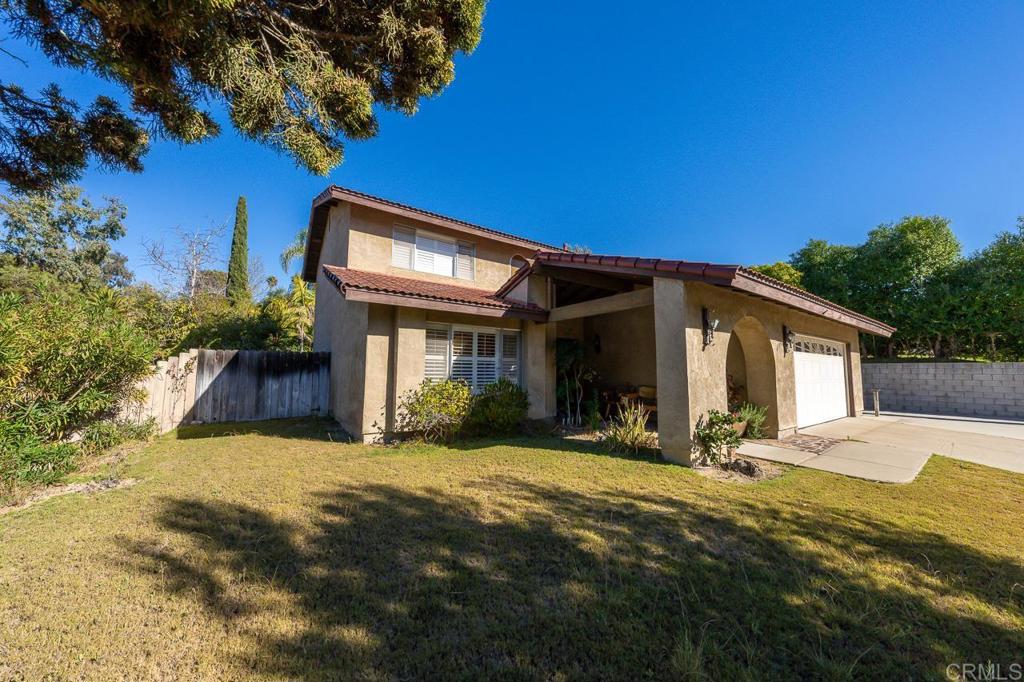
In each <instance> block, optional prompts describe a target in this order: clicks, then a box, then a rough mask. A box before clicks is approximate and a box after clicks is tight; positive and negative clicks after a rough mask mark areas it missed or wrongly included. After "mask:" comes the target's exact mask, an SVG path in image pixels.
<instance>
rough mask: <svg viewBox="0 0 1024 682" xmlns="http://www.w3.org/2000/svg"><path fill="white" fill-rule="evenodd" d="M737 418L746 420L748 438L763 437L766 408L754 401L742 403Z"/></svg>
mask: <svg viewBox="0 0 1024 682" xmlns="http://www.w3.org/2000/svg"><path fill="white" fill-rule="evenodd" d="M738 415H739V420H740V421H741V422H747V437H748V438H764V437H765V433H764V422H765V420H766V419H768V408H767V407H762V406H761V405H755V404H754V403H743V404H742V405H740V409H739V412H738Z"/></svg>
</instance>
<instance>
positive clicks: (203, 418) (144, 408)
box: [122, 349, 331, 433]
mask: <svg viewBox="0 0 1024 682" xmlns="http://www.w3.org/2000/svg"><path fill="white" fill-rule="evenodd" d="M330 375H331V356H330V353H282V352H275V351H256V350H207V349H192V350H190V351H188V352H186V353H181V354H179V355H176V356H173V357H170V358H168V359H167V360H161V361H160V362H158V363H156V367H155V371H154V372H153V374H152V375H150V376H149V377H148V378H146V379H144V380H143V381H142V382H140V384H139V386H138V387H139V388H140V389H142V390H143V391H145V393H146V397H145V399H144V400H142V402H140V403H138V404H133V405H131V406H129V407H127V408H125V410H124V411H123V413H122V416H123V418H125V419H128V420H130V421H134V422H136V423H141V422H143V421H145V420H146V419H149V418H150V417H152V418H153V419H155V420H156V423H157V428H158V430H159V432H160V433H166V432H167V431H170V430H171V429H174V428H176V427H178V426H180V425H182V424H202V423H209V422H232V421H253V420H257V419H280V418H284V417H306V416H322V415H326V414H327V409H328V404H329V400H330Z"/></svg>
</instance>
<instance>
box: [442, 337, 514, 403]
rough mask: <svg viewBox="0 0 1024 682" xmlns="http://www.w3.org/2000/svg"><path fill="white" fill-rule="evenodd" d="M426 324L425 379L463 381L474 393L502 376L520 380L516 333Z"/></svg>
mask: <svg viewBox="0 0 1024 682" xmlns="http://www.w3.org/2000/svg"><path fill="white" fill-rule="evenodd" d="M450 329H451V328H450V327H441V326H433V327H427V339H426V347H425V358H424V363H423V364H424V372H423V374H424V378H426V379H430V380H432V381H443V380H444V379H452V380H453V381H464V382H465V383H466V385H467V386H469V387H470V388H471V389H472V390H473V392H474V393H476V392H479V391H480V390H481V389H483V387H484V386H486V385H487V384H491V383H494V382H495V381H497V380H498V377H499V376H503V377H505V378H506V379H508V380H509V381H512V382H513V383H515V384H518V383H519V372H520V353H521V352H522V351H521V346H522V344H521V342H520V338H519V333H518V332H512V331H499V330H496V329H480V330H475V329H455V330H452V331H450Z"/></svg>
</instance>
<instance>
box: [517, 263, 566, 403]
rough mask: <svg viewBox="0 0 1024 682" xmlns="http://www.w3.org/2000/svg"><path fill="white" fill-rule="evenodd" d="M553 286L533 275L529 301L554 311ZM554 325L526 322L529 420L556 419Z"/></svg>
mask: <svg viewBox="0 0 1024 682" xmlns="http://www.w3.org/2000/svg"><path fill="white" fill-rule="evenodd" d="M550 289H551V285H550V282H549V281H548V278H547V277H542V276H540V275H530V277H529V279H528V280H527V288H526V300H528V301H529V302H530V303H533V304H535V305H539V306H540V307H542V308H550V307H551V295H550V293H551V291H550ZM556 327H557V323H555V322H532V321H529V320H526V321H524V322H523V369H524V370H525V372H524V384H525V385H524V386H523V388H525V389H526V394H527V395H528V396H529V398H530V409H529V412H528V413H527V416H528V417H529V418H530V419H546V418H548V417H554V416H555V412H556V411H557V398H556V396H555V390H556V385H557V383H558V379H557V377H556V371H555V337H556Z"/></svg>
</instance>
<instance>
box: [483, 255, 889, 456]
mask: <svg viewBox="0 0 1024 682" xmlns="http://www.w3.org/2000/svg"><path fill="white" fill-rule="evenodd" d="M496 295H497V296H498V297H505V298H512V299H516V298H520V299H521V300H528V301H530V302H531V303H535V304H537V305H540V306H541V307H544V308H546V309H548V311H549V313H548V318H547V320H546V322H543V323H541V322H531V323H528V325H527V328H526V347H527V359H526V362H527V376H528V383H529V389H530V393H531V402H532V403H533V402H535V401H534V396H535V395H537V392H539V391H544V392H545V393H546V396H547V397H546V399H545V400H544V401H543V402H542V404H543V405H544V407H545V409H546V412H547V416H557V415H558V414H559V413H560V409H561V408H560V407H559V404H558V399H557V390H558V381H559V378H558V376H557V374H556V368H555V366H554V365H555V362H556V358H555V356H556V353H554V352H550V350H549V351H548V352H546V353H544V356H543V357H544V360H543V362H544V363H546V364H547V367H546V368H545V371H544V372H543V374H544V375H545V377H546V380H544V381H540V380H538V376H539V374H540V372H539V371H538V370H540V368H539V367H538V366H537V364H538V359H539V357H540V352H539V350H540V346H541V344H544V346H545V347H546V348H548V349H551V348H552V347H556V346H557V345H558V343H559V340H573V341H574V342H576V343H578V344H579V346H580V347H581V348H582V353H583V356H584V359H585V362H586V363H587V365H588V367H589V368H590V369H591V370H592V373H593V376H592V377H590V378H588V380H587V381H588V384H587V386H586V389H585V390H586V391H587V392H588V393H591V394H592V395H596V396H598V397H599V400H600V404H601V411H602V416H607V415H609V414H610V409H614V408H613V407H611V406H613V405H614V404H615V402H617V401H618V400H619V399H620V398H621V397H623V396H626V397H630V398H633V399H637V400H639V401H640V402H641V403H642V404H644V405H645V406H646V408H647V409H648V411H649V412H650V415H651V420H650V423H651V426H652V427H655V426H656V428H657V431H658V436H659V441H660V446H661V449H662V452H663V454H664V456H665V457H666V458H667V459H670V460H672V461H676V462H679V463H683V464H690V463H691V461H692V457H693V454H694V452H695V443H694V437H693V433H694V429H695V427H696V424H697V421H698V420H699V419H700V418H701V416H703V415H705V414H707V412H708V411H709V410H719V411H723V412H724V411H727V410H728V409H729V408H730V405H731V404H734V403H735V402H736V401H749V402H752V403H755V404H757V405H760V406H763V407H765V408H766V410H767V420H766V424H765V430H766V433H767V435H768V436H769V437H772V438H775V437H780V436H786V435H790V434H793V433H795V432H796V431H797V428H798V421H799V419H798V414H797V412H798V410H797V395H796V394H797V389H796V382H795V373H796V368H795V363H794V355H795V351H796V350H797V349H796V347H795V346H796V345H797V344H798V343H800V342H801V339H807V341H805V342H804V343H805V345H806V347H807V349H808V350H807V352H808V353H810V352H812V351H813V350H814V349H817V350H818V352H820V353H821V354H822V355H823V356H829V358H828V359H829V363H828V364H829V366H830V367H833V368H834V367H838V368H839V370H838V371H839V372H840V379H839V381H840V382H841V383H842V385H841V386H840V387H839V390H840V391H841V393H840V394H839V395H840V400H841V404H840V405H838V407H837V406H835V405H833V406H832V409H833V410H835V411H836V414H837V416H838V417H848V416H853V415H856V414H859V413H860V412H861V411H862V410H863V395H862V389H861V384H860V358H859V343H858V331H859V330H863V331H870V332H872V333H879V334H884V335H888V334H891V332H892V329H891V328H890V327H887V326H886V325H883V324H881V323H879V322H876V321H874V320H870V318H866V317H864V316H861V315H858V314H857V313H855V312H853V311H848V310H846V309H843V308H840V307H839V306H835V305H834V304H831V303H829V302H828V301H825V300H824V299H820V298H818V297H815V296H813V295H811V294H809V293H807V292H805V291H802V290H799V289H796V288H794V287H788V286H787V285H784V284H782V283H780V282H777V281H775V280H772V279H770V278H767V277H764V276H762V275H758V274H757V273H754V272H752V271H749V270H746V269H744V268H740V267H738V266H723V265H713V264H708V263H691V262H686V261H664V260H650V259H637V258H622V257H614V256H595V255H590V254H586V255H582V254H568V253H554V252H542V253H539V254H537V256H536V260H535V261H534V262H533V264H532V265H530V266H527V267H524V268H522V270H521V271H520V272H519V273H517V274H516V276H514V277H513V278H512V279H510V280H509V282H507V283H506V285H505V286H504V287H502V289H500V290H499V291H498V292H497V293H496ZM812 339H820V343H811V340H812ZM531 346H532V347H533V348H534V352H533V353H532V358H531V353H530V349H531ZM812 346H813V347H814V349H812ZM832 360H834V361H835V362H831V361H832ZM807 383H809V382H808V381H805V384H807ZM588 398H590V396H589V395H588ZM833 402H834V400H833ZM537 411H538V412H539V410H537ZM805 411H806V410H805ZM535 416H541V415H539V414H537V415H535Z"/></svg>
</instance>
